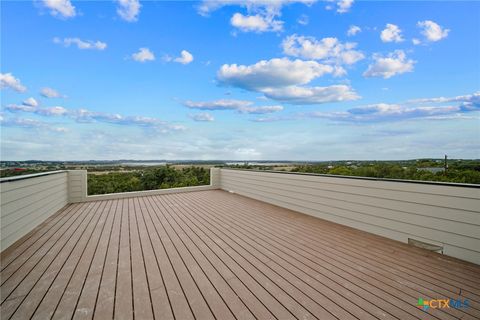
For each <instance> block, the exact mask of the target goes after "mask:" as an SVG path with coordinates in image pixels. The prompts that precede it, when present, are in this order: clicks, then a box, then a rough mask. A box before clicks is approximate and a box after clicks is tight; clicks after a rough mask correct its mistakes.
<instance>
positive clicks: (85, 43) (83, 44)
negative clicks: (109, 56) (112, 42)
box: [53, 37, 107, 50]
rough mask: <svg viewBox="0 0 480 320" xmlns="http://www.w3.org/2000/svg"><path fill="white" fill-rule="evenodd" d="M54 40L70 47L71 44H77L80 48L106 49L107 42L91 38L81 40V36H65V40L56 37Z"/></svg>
mask: <svg viewBox="0 0 480 320" xmlns="http://www.w3.org/2000/svg"><path fill="white" fill-rule="evenodd" d="M53 42H54V43H57V44H63V45H64V46H65V47H70V45H72V44H73V45H76V46H77V48H78V49H82V50H84V49H91V50H105V49H106V48H107V44H106V43H105V42H101V41H91V40H81V39H79V38H64V39H63V40H62V39H60V38H58V37H55V38H53Z"/></svg>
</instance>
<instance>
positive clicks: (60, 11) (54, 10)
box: [42, 0, 76, 19]
mask: <svg viewBox="0 0 480 320" xmlns="http://www.w3.org/2000/svg"><path fill="white" fill-rule="evenodd" d="M42 3H43V6H44V7H45V8H47V9H49V10H50V14H51V15H52V16H54V17H60V18H65V19H67V18H72V17H75V15H76V11H75V7H74V6H73V5H72V3H71V2H70V0H43V1H42Z"/></svg>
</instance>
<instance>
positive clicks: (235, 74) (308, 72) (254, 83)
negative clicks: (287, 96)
mask: <svg viewBox="0 0 480 320" xmlns="http://www.w3.org/2000/svg"><path fill="white" fill-rule="evenodd" d="M332 72H334V68H333V67H332V66H329V65H324V64H320V63H318V62H315V61H303V60H298V59H297V60H293V61H292V60H289V59H287V58H281V59H278V58H276V59H271V60H261V61H259V62H257V63H255V64H253V65H249V66H245V65H237V64H231V65H228V64H224V65H223V66H222V67H221V68H220V70H219V71H218V73H217V79H218V81H219V82H220V83H221V84H224V85H229V86H235V87H240V88H243V89H247V90H253V91H258V90H259V89H262V88H268V87H283V86H289V85H298V84H306V83H308V82H310V81H312V80H313V79H315V78H317V77H320V76H323V75H324V74H327V73H332Z"/></svg>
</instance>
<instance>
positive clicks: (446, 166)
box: [443, 155, 448, 174]
mask: <svg viewBox="0 0 480 320" xmlns="http://www.w3.org/2000/svg"><path fill="white" fill-rule="evenodd" d="M443 166H444V168H445V174H447V169H448V162H447V155H445V162H444V164H443Z"/></svg>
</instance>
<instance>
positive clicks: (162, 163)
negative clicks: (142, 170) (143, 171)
mask: <svg viewBox="0 0 480 320" xmlns="http://www.w3.org/2000/svg"><path fill="white" fill-rule="evenodd" d="M166 164H167V163H166V162H124V163H121V165H122V166H165V165H166Z"/></svg>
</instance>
